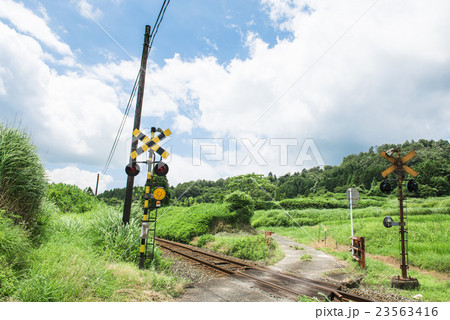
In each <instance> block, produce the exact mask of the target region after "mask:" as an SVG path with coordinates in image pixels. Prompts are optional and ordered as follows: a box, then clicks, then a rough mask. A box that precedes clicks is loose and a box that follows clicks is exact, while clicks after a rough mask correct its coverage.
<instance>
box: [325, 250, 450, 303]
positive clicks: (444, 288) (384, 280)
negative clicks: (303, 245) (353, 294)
mask: <svg viewBox="0 0 450 320" xmlns="http://www.w3.org/2000/svg"><path fill="white" fill-rule="evenodd" d="M323 250H324V251H326V252H328V253H329V254H332V255H334V256H336V257H338V258H339V259H342V260H345V261H347V263H349V265H350V266H349V267H348V268H347V269H346V270H345V271H346V272H348V273H349V274H352V275H358V274H360V275H363V276H364V278H363V281H362V282H361V284H362V285H363V286H366V287H369V288H374V289H377V288H378V287H379V286H382V287H383V290H384V291H386V292H388V293H389V292H391V293H393V294H397V295H400V296H404V297H406V298H409V299H412V297H414V296H415V295H417V294H421V295H422V296H423V301H433V302H447V301H450V291H449V290H448V289H449V286H450V283H449V281H445V280H442V279H441V278H439V277H435V276H433V275H430V274H428V273H426V272H423V271H417V270H408V276H411V277H413V278H417V279H418V280H419V288H417V289H414V290H400V289H396V288H391V287H390V282H391V278H392V277H393V276H397V275H400V269H399V267H393V266H391V265H388V264H386V263H384V262H382V261H379V260H377V259H372V258H366V264H367V269H366V270H363V269H361V268H360V267H359V264H358V263H357V262H356V261H355V260H353V259H352V258H351V256H350V254H349V253H348V252H347V251H336V250H334V249H331V248H324V249H323Z"/></svg>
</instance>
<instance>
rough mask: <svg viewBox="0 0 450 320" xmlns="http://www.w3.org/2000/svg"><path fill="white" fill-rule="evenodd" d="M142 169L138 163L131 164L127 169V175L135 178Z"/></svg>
mask: <svg viewBox="0 0 450 320" xmlns="http://www.w3.org/2000/svg"><path fill="white" fill-rule="evenodd" d="M140 171H141V168H139V165H138V164H137V163H130V164H128V165H127V166H126V167H125V173H126V174H127V175H129V176H132V177H135V176H137V175H138V174H139V172H140Z"/></svg>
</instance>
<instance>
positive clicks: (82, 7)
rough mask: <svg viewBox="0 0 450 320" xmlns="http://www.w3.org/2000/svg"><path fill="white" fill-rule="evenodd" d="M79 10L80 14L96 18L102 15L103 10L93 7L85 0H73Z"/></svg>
mask: <svg viewBox="0 0 450 320" xmlns="http://www.w3.org/2000/svg"><path fill="white" fill-rule="evenodd" d="M74 1H75V3H76V4H77V7H78V9H79V11H80V14H81V15H82V16H83V17H85V18H88V19H92V20H98V19H100V18H101V17H102V16H103V12H102V11H101V10H100V9H99V8H94V6H93V5H92V4H90V3H89V2H88V1H87V0H74Z"/></svg>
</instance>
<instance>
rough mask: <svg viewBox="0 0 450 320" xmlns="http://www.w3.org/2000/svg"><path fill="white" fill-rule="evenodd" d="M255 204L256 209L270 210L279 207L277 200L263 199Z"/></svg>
mask: <svg viewBox="0 0 450 320" xmlns="http://www.w3.org/2000/svg"><path fill="white" fill-rule="evenodd" d="M254 206H255V210H270V209H276V208H279V206H278V204H277V203H276V202H273V201H263V200H256V201H255V204H254Z"/></svg>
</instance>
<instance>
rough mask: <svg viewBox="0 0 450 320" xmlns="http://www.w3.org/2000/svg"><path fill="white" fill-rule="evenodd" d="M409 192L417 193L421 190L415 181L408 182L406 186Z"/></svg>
mask: <svg viewBox="0 0 450 320" xmlns="http://www.w3.org/2000/svg"><path fill="white" fill-rule="evenodd" d="M406 187H407V188H408V191H409V192H417V190H419V185H418V184H417V182H415V181H414V180H410V181H408V184H407V185H406Z"/></svg>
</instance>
